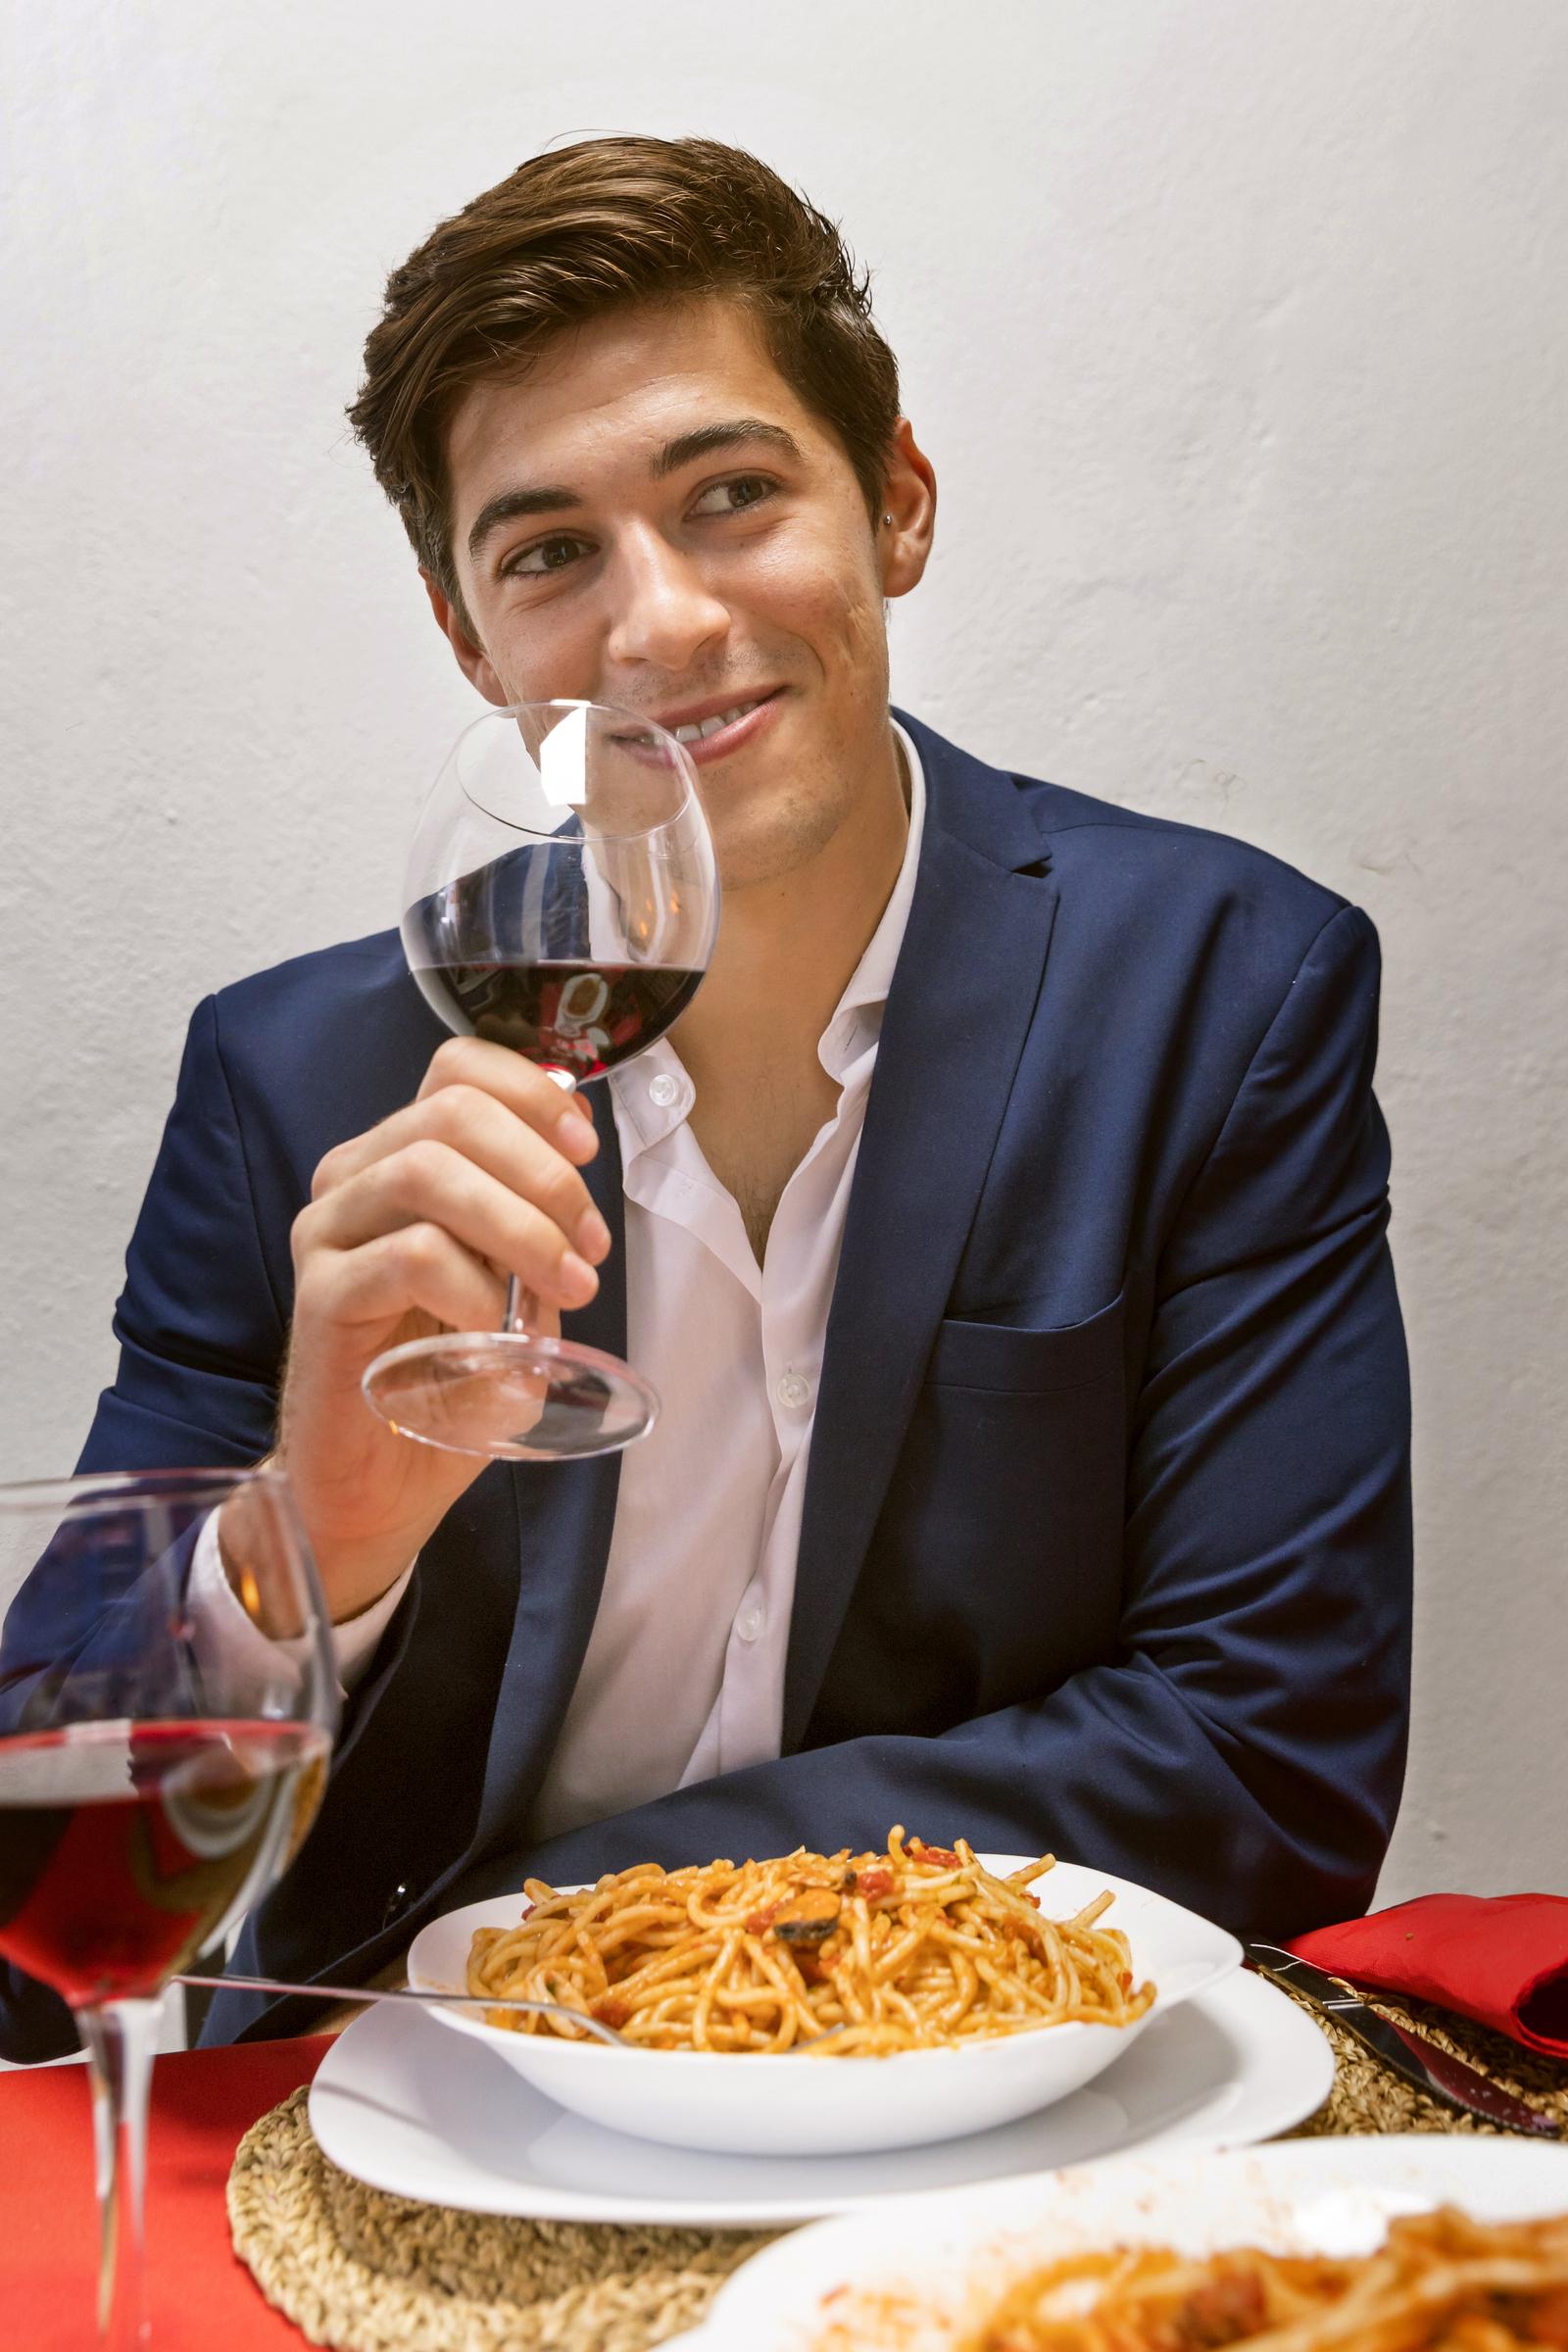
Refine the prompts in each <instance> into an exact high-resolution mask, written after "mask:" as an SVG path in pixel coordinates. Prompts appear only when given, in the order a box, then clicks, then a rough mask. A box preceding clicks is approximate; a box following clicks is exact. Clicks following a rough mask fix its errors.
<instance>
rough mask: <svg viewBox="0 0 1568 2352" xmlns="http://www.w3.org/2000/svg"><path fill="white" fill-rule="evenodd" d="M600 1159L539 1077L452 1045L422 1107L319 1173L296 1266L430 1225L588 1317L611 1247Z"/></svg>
mask: <svg viewBox="0 0 1568 2352" xmlns="http://www.w3.org/2000/svg"><path fill="white" fill-rule="evenodd" d="M480 1080H482V1081H483V1083H482V1084H480V1083H476V1081H480ZM597 1150H598V1138H597V1136H596V1135H595V1134H594V1131H593V1125H592V1121H591V1120H590V1119H589V1118H588V1117H587V1116H586V1114H585V1113H584V1112H583V1110H582V1109H581V1107H580V1106H579V1105H576V1104H575V1103H573V1099H572V1097H571V1096H569V1095H566V1096H564V1095H563V1092H562V1090H561V1088H560V1087H558V1086H557V1085H556V1084H555V1083H554V1082H553V1081H552V1080H551V1079H550V1078H549V1077H548V1076H547V1075H546V1074H545V1073H544V1071H542V1070H538V1069H535V1068H533V1067H532V1065H531V1064H529V1063H527V1062H524V1061H522V1060H521V1059H519V1057H518V1056H517V1055H516V1054H510V1053H507V1052H506V1051H505V1050H504V1049H503V1048H501V1047H497V1046H492V1045H489V1044H487V1043H485V1042H483V1041H480V1040H477V1039H471V1038H470V1039H454V1040H452V1041H451V1045H450V1048H448V1047H443V1048H442V1049H441V1051H440V1052H439V1053H438V1054H436V1055H435V1057H434V1059H433V1060H432V1062H431V1065H430V1070H429V1072H428V1074H427V1076H426V1079H425V1083H424V1086H423V1087H422V1088H421V1090H420V1093H419V1096H418V1097H417V1100H416V1101H415V1102H414V1103H410V1104H409V1105H408V1106H407V1108H406V1109H404V1110H400V1111H397V1112H395V1113H394V1114H393V1115H392V1117H391V1118H388V1119H384V1120H383V1121H382V1122H381V1124H380V1125H379V1126H378V1127H374V1128H372V1129H371V1130H370V1131H369V1132H368V1134H366V1135H361V1136H355V1137H352V1138H350V1139H349V1141H347V1142H346V1143H344V1144H341V1145H339V1146H337V1147H336V1148H335V1149H334V1150H333V1151H331V1152H328V1153H327V1154H326V1156H325V1158H324V1159H323V1160H322V1161H321V1163H320V1165H319V1167H318V1169H317V1171H316V1176H315V1180H314V1183H313V1186H312V1201H311V1205H310V1207H309V1208H307V1209H306V1210H305V1211H304V1212H303V1213H302V1215H301V1216H300V1218H299V1219H298V1220H297V1221H296V1227H295V1257H296V1262H297V1263H300V1262H303V1260H304V1258H306V1257H308V1256H309V1254H310V1253H311V1252H312V1251H313V1250H319V1249H326V1250H354V1249H358V1248H362V1247H364V1246H365V1245H366V1244H368V1243H369V1242H371V1241H374V1240H376V1239H378V1238H380V1237H381V1236H383V1235H387V1234H390V1233H394V1232H397V1231H399V1230H401V1229H403V1228H405V1227H409V1226H417V1225H423V1224H431V1225H435V1226H438V1227H440V1228H442V1229H443V1230H444V1231H446V1232H447V1233H449V1234H450V1235H451V1236H452V1237H453V1238H454V1239H455V1240H456V1241H457V1242H459V1243H460V1244H462V1245H463V1246H464V1247H465V1248H466V1250H468V1251H469V1252H470V1253H471V1254H472V1255H473V1256H474V1257H475V1258H478V1259H487V1260H490V1261H492V1262H493V1265H494V1266H498V1267H502V1268H505V1269H506V1270H507V1271H508V1272H510V1273H515V1274H516V1275H518V1276H519V1277H520V1278H521V1280H522V1281H523V1282H524V1283H525V1284H526V1285H527V1287H528V1288H529V1289H530V1290H534V1291H537V1292H539V1293H540V1294H541V1296H542V1297H544V1298H547V1299H552V1300H554V1301H555V1302H556V1303H557V1304H559V1305H562V1306H566V1307H573V1306H581V1305H583V1304H585V1303H586V1301H587V1300H588V1299H591V1298H592V1297H593V1295H594V1292H595V1290H596V1289H597V1288H598V1284H597V1280H596V1278H595V1277H594V1275H593V1273H592V1267H593V1266H594V1265H595V1264H596V1263H597V1262H598V1261H599V1260H600V1259H602V1258H603V1257H605V1256H606V1255H607V1253H608V1251H609V1249H610V1233H609V1230H608V1228H607V1227H606V1225H605V1222H604V1219H603V1218H602V1217H601V1215H600V1214H599V1211H598V1209H597V1208H596V1207H595V1206H594V1203H593V1200H592V1197H591V1195H590V1194H589V1192H588V1188H587V1186H586V1185H585V1184H584V1182H583V1180H582V1177H581V1175H580V1173H579V1170H578V1163H580V1162H581V1161H582V1160H584V1159H587V1158H591V1157H592V1156H593V1154H594V1152H596V1151H597Z"/></svg>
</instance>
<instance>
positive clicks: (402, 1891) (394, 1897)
mask: <svg viewBox="0 0 1568 2352" xmlns="http://www.w3.org/2000/svg"><path fill="white" fill-rule="evenodd" d="M408 1907H409V1890H408V1888H407V1887H393V1889H392V1891H391V1893H390V1894H389V1895H388V1896H387V1898H386V1909H385V1910H384V1911H383V1912H382V1914H381V1925H382V1927H383V1928H389V1927H390V1926H391V1925H392V1922H393V1921H394V1920H395V1919H396V1918H397V1917H398V1915H399V1913H400V1912H403V1911H406V1910H407V1909H408Z"/></svg>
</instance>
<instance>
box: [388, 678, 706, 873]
mask: <svg viewBox="0 0 1568 2352" xmlns="http://www.w3.org/2000/svg"><path fill="white" fill-rule="evenodd" d="M520 711H608V712H609V714H610V716H611V717H612V718H625V719H630V720H631V722H632V723H633V725H634V726H637V727H639V728H641V729H642V731H643V732H644V733H646V734H653V735H657V736H661V737H662V739H663V741H664V742H665V743H667V744H668V745H669V748H670V750H671V752H672V753H673V755H674V759H673V766H674V770H675V773H676V775H677V776H679V778H680V780H681V783H682V785H683V786H684V788H685V789H684V792H683V795H682V798H681V802H680V806H679V808H677V809H673V810H672V811H671V812H670V814H669V815H668V816H662V817H659V818H657V819H656V820H655V822H654V823H653V824H651V825H638V826H637V827H635V829H634V830H632V831H630V832H615V833H606V832H599V833H596V834H595V835H594V837H593V838H594V839H595V840H596V841H646V840H647V839H648V836H649V835H650V834H651V833H663V832H665V831H667V829H668V828H669V827H670V826H671V825H673V824H676V823H678V822H679V820H680V818H681V817H682V816H684V815H685V813H686V810H687V809H689V808H692V807H695V808H696V809H698V810H699V812H700V813H701V815H702V817H703V821H704V823H705V824H706V823H707V821H708V814H707V810H706V809H704V808H703V799H702V795H701V793H700V792H699V791H698V789H697V769H696V767H695V765H694V764H693V762H692V760H691V759H690V758H689V756H688V754H687V751H686V746H685V745H684V744H683V743H682V742H681V740H680V738H679V737H678V736H677V735H672V734H671V733H670V731H669V729H668V728H667V727H662V726H661V725H660V723H659V721H658V719H657V718H645V717H644V716H643V714H642V712H641V711H628V710H626V709H625V708H624V707H623V706H622V705H621V704H619V703H594V702H589V701H586V700H584V699H583V698H582V697H581V696H576V695H560V694H557V695H546V696H544V697H543V698H542V699H541V700H540V701H537V702H526V703H492V705H491V706H490V709H489V710H488V711H480V712H479V714H478V716H477V718H471V719H469V721H468V723H467V725H466V727H463V728H461V729H460V730H459V734H458V739H457V742H456V743H455V744H454V745H453V747H452V749H451V751H450V752H449V753H448V754H447V757H446V760H444V761H443V763H442V765H441V767H440V768H439V769H438V770H437V773H436V779H435V782H434V783H433V784H432V785H431V787H430V798H431V800H432V801H433V800H434V797H435V795H436V793H437V792H438V791H439V790H440V786H441V778H442V776H443V775H444V774H445V772H446V769H447V767H448V766H449V765H450V766H454V767H456V766H457V763H458V753H459V750H460V749H461V747H462V746H463V745H464V744H465V743H466V742H467V740H468V737H469V736H470V735H473V734H476V733H477V732H478V730H479V728H480V727H488V726H491V725H493V724H494V722H495V721H496V720H497V719H498V718H515V717H516V716H517V715H518V713H519V712H520ZM457 785H458V790H459V791H460V792H461V793H462V795H463V797H464V799H465V800H466V802H467V804H468V806H469V808H470V809H477V810H478V812H479V814H480V815H481V816H483V817H487V818H488V819H489V821H490V823H491V824H494V825H501V826H504V827H505V829H506V830H507V832H509V833H518V834H521V836H522V837H523V839H524V840H525V841H538V842H549V843H550V844H551V845H552V846H553V847H554V848H557V849H571V848H574V847H576V846H577V845H578V844H579V843H580V844H581V846H582V847H583V848H585V849H586V848H587V846H588V836H587V834H579V835H576V836H573V835H571V834H562V833H545V832H541V831H540V829H539V827H538V826H537V825H524V824H519V823H518V821H517V819H516V818H515V817H513V816H502V815H500V814H499V813H498V812H497V810H495V809H491V808H487V807H486V805H485V803H484V802H483V801H481V800H478V799H476V798H475V796H474V794H473V793H472V792H471V791H470V790H469V789H468V786H467V785H466V783H465V782H464V780H463V776H462V773H461V772H460V773H459V775H458V778H457Z"/></svg>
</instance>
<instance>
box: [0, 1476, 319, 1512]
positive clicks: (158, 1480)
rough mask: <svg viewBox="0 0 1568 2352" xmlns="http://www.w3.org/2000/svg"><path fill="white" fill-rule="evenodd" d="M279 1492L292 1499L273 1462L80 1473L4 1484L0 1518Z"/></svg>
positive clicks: (0, 1486)
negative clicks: (258, 1490)
mask: <svg viewBox="0 0 1568 2352" xmlns="http://www.w3.org/2000/svg"><path fill="white" fill-rule="evenodd" d="M257 1486H259V1487H275V1488H276V1489H277V1491H278V1492H279V1493H280V1494H282V1495H285V1496H289V1497H290V1499H291V1498H292V1497H291V1491H290V1488H289V1482H288V1473H287V1471H286V1470H283V1469H281V1468H280V1467H279V1466H278V1465H277V1464H276V1463H275V1462H266V1463H263V1462H257V1463H252V1464H250V1465H249V1466H248V1467H240V1466H238V1465H235V1466H232V1467H230V1466H225V1465H222V1464H216V1465H209V1466H207V1467H206V1468H200V1467H198V1468H195V1469H177V1468H175V1469H170V1468H163V1467H161V1468H158V1469H153V1470H81V1471H73V1472H72V1473H71V1474H70V1475H69V1476H67V1477H65V1478H28V1479H10V1480H0V1517H20V1516H21V1515H22V1514H23V1513H24V1512H26V1511H33V1510H48V1511H51V1512H53V1513H54V1514H56V1515H57V1516H58V1517H60V1518H69V1517H71V1516H72V1515H73V1513H76V1512H81V1511H86V1510H88V1509H90V1508H91V1507H92V1506H93V1505H94V1504H97V1503H110V1502H118V1503H120V1504H122V1505H127V1506H131V1507H133V1506H134V1505H135V1504H136V1503H138V1502H145V1503H147V1504H148V1505H149V1506H151V1505H152V1504H155V1503H157V1504H162V1505H165V1506H167V1505H168V1504H169V1503H170V1502H171V1501H172V1500H180V1501H198V1500H201V1499H203V1498H210V1499H212V1500H213V1501H219V1500H221V1498H222V1497H223V1496H224V1495H232V1494H234V1493H235V1492H236V1491H237V1490H238V1489H240V1488H242V1487H257Z"/></svg>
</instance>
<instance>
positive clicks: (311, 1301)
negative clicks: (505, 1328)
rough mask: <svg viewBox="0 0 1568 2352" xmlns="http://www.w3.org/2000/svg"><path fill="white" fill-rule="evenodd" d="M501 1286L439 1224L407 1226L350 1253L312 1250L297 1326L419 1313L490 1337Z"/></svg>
mask: <svg viewBox="0 0 1568 2352" xmlns="http://www.w3.org/2000/svg"><path fill="white" fill-rule="evenodd" d="M506 1297H507V1286H506V1283H505V1281H504V1280H503V1278H502V1277H501V1276H500V1275H498V1274H497V1273H496V1272H495V1270H494V1268H493V1267H490V1266H487V1265H485V1264H483V1263H482V1261H481V1260H480V1259H478V1258H476V1257H475V1256H474V1255H473V1254H472V1252H471V1251H470V1250H466V1249H465V1248H464V1247H463V1245H462V1243H461V1242H457V1241H455V1240H454V1239H453V1237H452V1235H451V1234H450V1233H447V1232H446V1231H444V1230H443V1228H442V1227H441V1226H439V1225H433V1224H421V1223H416V1224H410V1225H403V1226H400V1227H399V1228H398V1229H397V1231H396V1232H393V1233H383V1234H379V1235H377V1236H376V1237H375V1238H374V1239H373V1240H372V1241H369V1242H368V1243H366V1244H364V1245H363V1246H362V1247H360V1248H358V1249H354V1250H336V1249H330V1248H324V1247H323V1248H318V1249H316V1250H314V1251H312V1252H311V1254H310V1256H309V1259H308V1262H307V1263H306V1264H305V1265H304V1267H303V1269H302V1271H301V1274H300V1280H299V1286H298V1292H297V1295H296V1299H295V1317H296V1321H297V1322H299V1323H302V1324H303V1325H304V1326H305V1327H306V1328H307V1329H310V1328H316V1327H318V1326H320V1325H338V1326H352V1325H354V1324H357V1323H368V1324H375V1325H380V1324H384V1323H386V1322H389V1321H393V1320H395V1319H397V1318H398V1317H400V1316H402V1315H404V1314H406V1313H407V1312H408V1311H409V1309H410V1308H411V1307H417V1308H420V1309H422V1310H423V1312H424V1313H425V1314H427V1315H431V1316H433V1317H434V1318H435V1320H436V1321H437V1322H438V1323H444V1324H446V1325H448V1326H449V1328H450V1329H452V1330H454V1331H494V1330H496V1329H498V1328H499V1326H500V1323H501V1318H502V1314H503V1312H504V1310H505V1306H506Z"/></svg>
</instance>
